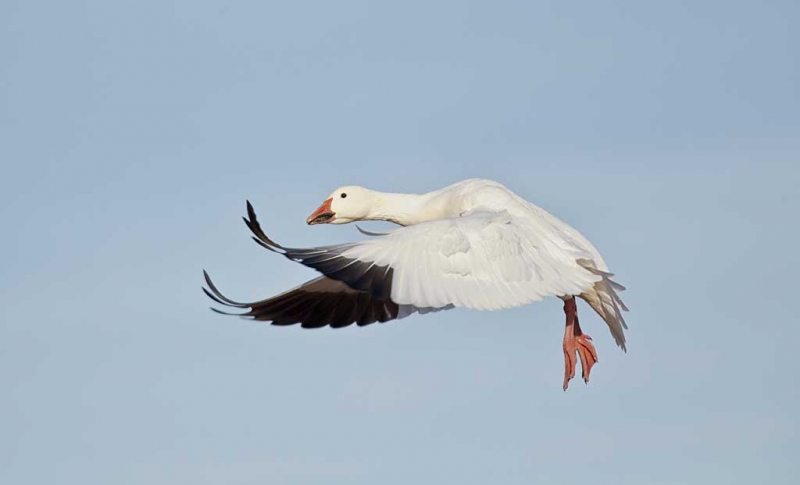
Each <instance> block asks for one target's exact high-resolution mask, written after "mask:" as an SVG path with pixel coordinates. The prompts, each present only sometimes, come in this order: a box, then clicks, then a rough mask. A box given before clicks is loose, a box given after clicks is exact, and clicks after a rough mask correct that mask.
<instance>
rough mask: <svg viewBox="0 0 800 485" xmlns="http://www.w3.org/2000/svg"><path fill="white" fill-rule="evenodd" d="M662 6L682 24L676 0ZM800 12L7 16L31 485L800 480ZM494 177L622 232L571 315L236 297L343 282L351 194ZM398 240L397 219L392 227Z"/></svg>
mask: <svg viewBox="0 0 800 485" xmlns="http://www.w3.org/2000/svg"><path fill="white" fill-rule="evenodd" d="M654 3H655V4H654ZM799 21H800V7H798V5H797V3H796V2H789V1H771V2H744V1H726V2H722V1H707V2H689V1H685V2H684V1H676V2H632V1H620V2H614V3H613V4H603V3H600V2H577V3H576V2H556V1H552V2H542V1H531V2H482V3H475V2H469V3H468V2H402V3H398V2H394V3H389V2H382V3H378V2H309V3H302V4H301V3H300V2H280V3H279V2H255V1H249V2H245V1H243V2H221V1H191V2H190V1H181V2H155V1H139V2H129V3H128V4H127V5H121V4H119V3H116V4H112V3H109V2H99V1H97V2H70V4H69V5H68V4H67V3H64V2H53V1H42V2H18V1H7V2H4V3H3V4H2V5H0V45H2V46H3V47H2V49H0V103H2V104H1V105H0V162H1V163H2V169H3V170H2V177H0V221H2V227H3V228H4V233H3V234H4V237H2V238H0V267H2V268H3V278H2V280H1V281H0V388H1V389H3V391H2V393H0V429H1V430H2V432H1V433H0V482H2V483H31V484H34V483H36V484H38V483H42V484H53V483H81V484H93V483H97V484H105V483H120V484H162V483H163V484H175V483H186V484H189V483H191V484H206V483H207V484H212V483H237V484H256V483H258V484H262V483H282V484H304V483H320V482H323V481H324V482H325V483H331V482H333V483H364V484H367V483H369V484H372V483H385V484H406V483H434V482H444V481H446V482H456V481H457V482H459V483H465V484H471V483H475V484H478V483H487V482H493V483H508V484H515V483H531V482H534V483H587V481H588V480H592V481H593V482H594V483H614V484H627V483H630V484H640V483H643V482H647V483H709V482H713V483H742V484H749V483H763V482H767V481H769V482H770V483H776V484H780V483H795V482H796V480H797V478H798V476H800V465H798V462H797V460H796V457H797V455H798V452H800V449H799V447H798V445H797V436H798V433H800V423H798V418H797V415H796V411H795V410H796V409H798V406H800V364H798V362H799V360H798V358H797V356H796V355H795V354H796V352H795V349H794V347H793V345H794V343H795V342H797V341H798V339H800V326H798V325H797V323H798V319H797V312H796V311H795V310H794V308H793V303H794V302H795V300H796V299H797V296H796V290H797V288H798V284H797V273H798V271H800V251H798V249H797V248H798V247H800V226H799V225H798V223H797V221H798V216H797V213H798V211H800V56H798V54H797V46H798V45H800V33H799V31H798V29H797V24H798V22H799ZM470 177H488V178H493V179H496V180H498V181H501V182H503V183H505V184H506V185H508V186H509V187H511V188H512V189H513V190H515V191H516V192H518V193H519V194H520V195H522V196H524V197H525V198H527V199H529V200H531V201H533V202H534V203H537V204H539V205H541V206H542V207H544V208H546V209H548V210H550V211H551V212H553V213H554V214H556V215H557V216H559V217H560V218H562V219H564V220H566V221H568V222H569V223H570V224H572V225H574V226H575V227H576V228H578V229H579V230H581V231H582V232H583V233H584V234H585V235H586V236H587V237H589V238H590V239H591V240H592V241H593V242H594V243H595V244H596V246H597V247H598V248H599V249H600V251H601V252H602V253H603V254H604V256H605V258H606V260H607V262H608V263H609V265H610V266H611V268H612V270H614V272H615V273H616V274H617V275H618V279H619V281H620V282H622V283H623V284H625V285H626V286H627V287H628V288H629V290H628V292H626V294H625V296H626V302H627V303H628V304H629V306H630V307H631V310H632V311H631V313H630V314H629V317H628V321H629V326H630V327H631V328H630V332H629V334H628V335H629V352H628V353H627V354H623V353H622V352H620V351H619V350H618V349H617V348H616V347H615V346H614V343H613V340H612V339H611V337H610V335H609V334H608V331H607V330H606V329H605V326H604V324H603V323H602V322H601V321H600V320H599V318H597V317H596V316H594V315H592V314H590V313H589V309H588V307H586V306H582V307H580V308H579V311H580V312H581V314H582V315H583V317H582V322H583V327H584V329H585V330H586V331H587V333H589V334H590V335H592V336H593V337H594V339H595V343H596V345H597V348H598V352H599V355H600V362H599V363H598V365H597V366H596V367H595V369H594V370H593V374H592V376H593V381H592V383H591V384H590V385H589V386H584V385H583V384H582V383H579V382H573V384H572V386H571V388H570V390H569V392H567V393H564V392H562V391H561V375H562V372H563V360H562V359H563V356H562V353H561V336H562V333H563V324H564V322H563V313H562V311H561V305H560V302H559V301H558V300H548V301H544V302H540V303H538V304H536V305H532V306H528V307H523V308H516V309H512V310H506V311H501V312H493V313H483V312H474V311H467V310H460V309H459V310H454V311H451V312H445V313H439V314H435V315H428V316H426V317H412V318H409V319H407V320H404V321H402V322H395V323H391V324H386V325H373V326H370V327H366V328H361V329H358V328H348V329H345V330H336V331H334V330H330V329H324V330H317V331H306V330H302V329H300V328H275V327H271V326H269V325H265V324H254V323H250V322H246V321H240V320H237V319H232V318H224V317H221V316H219V315H216V314H213V313H212V312H210V311H209V310H208V306H209V305H208V304H209V301H208V300H207V299H206V297H205V296H204V295H203V294H202V293H201V292H200V285H201V283H202V272H201V270H202V269H207V270H208V271H209V272H210V274H211V275H212V276H213V277H214V279H215V281H216V282H217V283H218V284H219V286H220V288H221V289H222V290H223V291H224V292H225V293H226V294H228V295H229V296H231V297H233V298H235V299H241V300H252V299H257V298H262V297H266V296H269V295H271V294H274V293H277V292H280V291H282V290H284V289H286V288H288V287H291V286H294V285H296V284H298V283H300V282H302V281H304V280H306V279H309V278H311V277H312V276H314V274H313V273H312V272H311V271H310V270H307V269H305V268H303V267H300V266H299V265H293V264H292V263H290V262H288V261H286V260H284V259H282V258H279V257H277V256H275V255H273V254H270V253H268V252H266V251H264V250H263V249H261V248H259V247H258V246H256V245H255V244H254V243H252V242H251V241H250V240H249V235H248V231H247V229H246V228H245V227H244V225H243V224H242V222H241V219H240V216H241V215H243V214H244V202H245V200H246V199H249V200H251V201H252V202H253V204H254V205H255V207H256V210H257V211H258V213H259V216H260V218H261V219H262V220H263V225H264V226H265V228H266V229H267V231H268V233H269V234H270V235H272V236H274V237H275V239H276V240H278V241H279V242H283V243H286V244H290V245H298V246H302V245H310V244H315V245H316V244H327V243H334V242H340V241H346V240H352V239H356V238H361V237H363V236H361V235H359V234H358V233H357V232H356V230H355V227H353V226H342V227H319V226H318V227H308V226H306V224H305V223H304V219H305V217H306V216H307V215H308V214H309V213H310V212H311V211H312V210H313V209H315V208H316V207H317V205H318V204H319V203H320V202H321V201H322V199H323V198H324V197H325V196H326V195H327V194H328V193H329V192H330V191H331V190H332V189H333V188H335V187H337V186H339V185H344V184H360V185H365V186H368V187H370V188H374V189H378V190H387V191H401V192H424V191H428V190H433V189H437V188H439V187H442V186H444V185H448V184H450V183H452V182H455V181H458V180H461V179H464V178H470ZM368 227H370V228H380V227H384V226H382V225H378V224H375V225H370V226H368Z"/></svg>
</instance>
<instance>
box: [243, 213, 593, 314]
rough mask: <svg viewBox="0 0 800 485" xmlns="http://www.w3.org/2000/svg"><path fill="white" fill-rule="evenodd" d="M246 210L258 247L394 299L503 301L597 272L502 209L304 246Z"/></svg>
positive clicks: (512, 302)
mask: <svg viewBox="0 0 800 485" xmlns="http://www.w3.org/2000/svg"><path fill="white" fill-rule="evenodd" d="M247 211H248V218H246V219H245V223H246V224H247V226H248V227H249V228H250V230H251V231H252V232H253V234H254V235H255V237H254V238H253V239H254V240H255V241H256V242H257V243H258V244H260V245H261V246H263V247H265V248H266V249H269V250H270V251H274V252H277V253H280V254H283V255H284V256H286V257H287V258H289V259H291V260H293V261H296V262H298V263H301V264H303V265H305V266H308V267H311V268H314V269H316V270H317V271H319V272H320V273H322V274H324V275H325V276H326V277H327V278H329V279H331V280H336V281H340V282H342V283H344V284H345V285H346V287H348V288H349V289H351V290H355V291H356V292H363V293H366V294H368V295H369V297H370V298H372V299H375V300H378V301H382V302H388V301H391V302H393V303H394V304H397V305H398V306H404V305H406V306H410V307H413V308H416V309H423V308H424V309H434V308H447V307H452V306H463V307H468V308H473V309H479V310H490V309H497V308H506V307H511V306H517V305H522V304H526V303H530V302H533V301H536V300H540V299H542V298H544V297H546V296H564V295H579V294H581V293H582V292H583V291H584V290H586V289H587V288H589V287H591V286H592V285H593V284H594V283H595V282H596V281H599V280H600V279H601V277H600V276H598V275H597V274H595V273H593V272H591V271H588V270H587V269H586V268H584V267H582V266H581V265H579V264H578V263H577V262H576V261H575V258H574V257H570V256H569V255H568V254H566V253H563V252H558V251H553V250H550V249H548V247H549V246H548V245H547V244H545V243H544V242H543V241H542V240H541V238H540V236H539V235H537V234H536V232H535V231H534V230H532V229H531V228H529V227H527V225H526V224H525V221H524V220H523V221H520V220H517V219H515V218H513V217H511V216H510V215H509V214H508V212H506V211H500V212H492V211H473V212H470V213H467V214H463V215H462V216H461V217H457V218H451V219H439V220H433V221H429V222H423V223H420V224H415V225H412V226H407V227H403V228H400V229H397V230H394V231H391V232H389V233H388V234H386V235H384V236H382V237H379V238H374V239H369V240H366V241H361V242H354V243H347V244H341V245H335V246H325V247H317V248H308V249H302V248H287V247H283V246H281V245H279V244H277V243H275V242H274V241H272V240H271V239H270V238H269V237H267V235H266V234H265V233H264V231H263V230H262V229H261V226H260V224H259V223H258V220H257V218H256V215H255V211H254V210H253V207H252V205H251V204H250V203H249V202H248V203H247ZM315 281H316V280H315Z"/></svg>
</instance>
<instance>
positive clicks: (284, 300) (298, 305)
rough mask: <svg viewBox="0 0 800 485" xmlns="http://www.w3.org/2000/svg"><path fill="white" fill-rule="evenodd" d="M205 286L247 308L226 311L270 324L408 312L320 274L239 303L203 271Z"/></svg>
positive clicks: (313, 324) (310, 324) (360, 319)
mask: <svg viewBox="0 0 800 485" xmlns="http://www.w3.org/2000/svg"><path fill="white" fill-rule="evenodd" d="M204 275H205V279H206V284H207V285H208V287H209V289H206V288H203V291H204V292H205V294H206V295H208V297H209V298H211V299H212V300H214V301H215V302H217V303H219V304H221V305H225V306H227V307H232V308H239V309H242V310H247V311H245V312H244V313H239V314H237V313H227V312H223V311H220V310H217V309H215V308H212V310H214V311H216V312H217V313H222V314H225V315H239V316H242V317H246V318H250V319H253V320H259V321H271V322H272V324H273V325H294V324H297V323H299V324H300V325H301V326H302V327H304V328H320V327H324V326H328V325H329V326H331V327H332V328H341V327H346V326H348V325H351V324H353V323H355V324H357V325H359V326H363V325H369V324H370V323H375V322H387V321H389V320H394V319H396V318H402V317H404V316H406V315H408V314H410V313H413V311H411V312H409V311H408V310H407V309H405V308H401V307H400V306H399V305H397V304H396V303H394V302H392V301H382V300H376V299H375V298H372V297H371V296H370V295H369V293H366V292H363V291H357V290H353V289H352V288H350V287H348V286H347V285H346V284H344V283H342V282H341V281H336V280H332V279H330V278H326V277H324V276H322V277H319V278H317V279H314V280H311V281H309V282H307V283H305V284H303V285H301V286H299V287H297V288H295V289H292V290H289V291H287V292H285V293H281V294H280V295H277V296H274V297H272V298H267V299H266V300H261V301H256V302H252V303H240V302H237V301H233V300H231V299H229V298H226V297H225V296H223V295H222V293H220V292H219V290H218V289H217V288H216V286H215V285H214V283H212V282H211V278H209V276H208V273H205V272H204Z"/></svg>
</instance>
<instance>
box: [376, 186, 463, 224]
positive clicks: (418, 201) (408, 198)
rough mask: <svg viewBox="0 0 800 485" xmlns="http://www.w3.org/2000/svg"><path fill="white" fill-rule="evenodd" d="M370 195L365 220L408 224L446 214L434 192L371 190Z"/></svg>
mask: <svg viewBox="0 0 800 485" xmlns="http://www.w3.org/2000/svg"><path fill="white" fill-rule="evenodd" d="M372 196H373V200H372V206H371V207H370V211H369V215H367V217H366V218H365V219H366V220H373V221H390V222H394V223H395V224H400V225H401V226H409V225H411V224H417V223H420V222H424V221H430V220H433V219H440V218H443V217H447V216H448V215H447V214H445V208H444V206H443V204H442V203H441V202H440V201H438V200H437V199H436V197H435V193H429V194H423V195H417V194H391V193H385V192H372Z"/></svg>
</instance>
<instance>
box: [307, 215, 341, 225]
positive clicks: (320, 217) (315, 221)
mask: <svg viewBox="0 0 800 485" xmlns="http://www.w3.org/2000/svg"><path fill="white" fill-rule="evenodd" d="M334 217H336V214H334V213H333V212H323V213H322V214H320V215H318V216H317V217H315V218H313V219H311V220H310V221H308V224H309V225H311V226H313V225H314V224H325V223H326V222H331V221H332V220H333V219H334Z"/></svg>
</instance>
